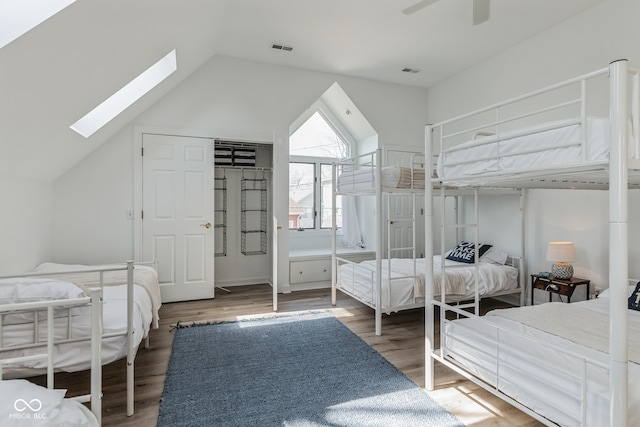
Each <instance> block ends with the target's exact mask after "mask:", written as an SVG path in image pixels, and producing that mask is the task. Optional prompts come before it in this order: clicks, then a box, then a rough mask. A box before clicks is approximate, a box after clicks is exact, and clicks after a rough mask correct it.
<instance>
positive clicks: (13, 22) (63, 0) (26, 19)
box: [0, 0, 76, 49]
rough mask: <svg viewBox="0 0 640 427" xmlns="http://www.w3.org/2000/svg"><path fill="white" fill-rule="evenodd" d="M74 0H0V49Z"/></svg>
mask: <svg viewBox="0 0 640 427" xmlns="http://www.w3.org/2000/svg"><path fill="white" fill-rule="evenodd" d="M75 1H76V0H20V1H16V0H0V49H2V48H3V47H5V46H6V45H8V44H9V43H11V42H12V41H14V40H15V39H17V38H18V37H20V36H21V35H23V34H24V33H26V32H27V31H29V30H31V29H32V28H34V27H36V26H38V25H40V24H41V23H42V22H44V21H46V20H47V19H49V18H50V17H52V16H53V15H55V14H56V13H58V12H60V11H61V10H62V9H64V8H65V7H67V6H69V5H70V4H71V3H73V2H75Z"/></svg>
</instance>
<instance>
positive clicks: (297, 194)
mask: <svg viewBox="0 0 640 427" xmlns="http://www.w3.org/2000/svg"><path fill="white" fill-rule="evenodd" d="M314 177H315V165H314V164H313V163H289V228H290V229H298V228H315V191H314V185H313V183H314V181H315V180H314Z"/></svg>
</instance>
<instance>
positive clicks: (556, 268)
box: [551, 262, 573, 280]
mask: <svg viewBox="0 0 640 427" xmlns="http://www.w3.org/2000/svg"><path fill="white" fill-rule="evenodd" d="M551 274H553V277H555V278H556V279H564V280H567V279H571V277H572V276H573V266H572V265H571V264H569V263H568V262H554V263H553V266H551Z"/></svg>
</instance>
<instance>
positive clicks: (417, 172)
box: [336, 166, 424, 192]
mask: <svg viewBox="0 0 640 427" xmlns="http://www.w3.org/2000/svg"><path fill="white" fill-rule="evenodd" d="M380 176H381V180H382V187H383V188H386V189H424V169H417V168H416V169H413V170H412V169H411V168H408V167H404V166H385V167H383V168H381V170H380ZM336 187H337V189H338V191H344V192H358V191H375V189H376V182H375V168H373V167H368V168H361V169H357V170H354V171H347V167H345V170H344V171H343V173H341V174H340V175H339V176H338V180H337V184H336Z"/></svg>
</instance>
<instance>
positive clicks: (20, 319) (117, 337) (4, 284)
mask: <svg viewBox="0 0 640 427" xmlns="http://www.w3.org/2000/svg"><path fill="white" fill-rule="evenodd" d="M83 295H84V293H83V291H82V289H81V288H80V287H78V286H76V284H75V283H72V282H69V281H65V280H59V279H54V278H42V277H24V278H17V279H3V280H0V303H5V304H6V303H17V302H28V301H38V300H51V299H63V298H77V297H79V296H83ZM102 309H103V333H104V335H105V336H106V335H109V334H111V335H113V336H109V337H105V338H103V340H102V364H103V365H104V364H108V363H111V362H114V361H116V360H119V359H122V358H124V357H125V356H126V352H127V346H126V339H127V337H126V335H127V285H126V284H125V285H112V286H104V288H103V306H102ZM90 313H91V311H90V308H89V307H79V308H72V309H71V310H70V314H69V315H67V313H66V311H65V313H60V314H56V320H55V323H54V325H55V337H56V339H57V340H62V339H66V338H67V336H68V331H69V330H70V331H71V332H70V336H71V337H88V336H90V333H91V314H90ZM25 316H26V315H24V314H7V315H5V316H3V319H2V324H1V329H0V333H1V334H2V341H1V342H2V347H3V349H7V348H9V347H10V346H15V345H25V344H29V343H32V342H33V339H34V325H33V317H25ZM69 317H71V327H69V319H68V318H69ZM132 320H133V343H134V348H135V350H137V348H138V346H139V345H140V343H141V342H142V340H143V338H144V337H146V336H147V334H148V333H149V329H150V328H151V325H152V323H153V321H154V305H153V303H152V297H151V296H150V295H149V293H148V292H147V290H146V289H145V288H144V287H142V286H139V285H134V304H133V319H132ZM46 328H47V325H46V314H43V315H42V317H41V318H39V322H38V336H39V337H40V341H41V342H43V340H45V339H46V336H47V329H46ZM39 352H41V349H38V348H31V349H25V350H8V351H4V350H3V351H2V353H1V356H2V358H3V359H7V358H12V357H17V356H20V355H27V354H37V353H39ZM90 358H91V351H90V342H89V341H87V340H83V341H77V342H69V343H62V344H56V349H55V353H54V357H53V362H54V367H55V368H56V370H57V371H65V372H74V371H82V370H86V369H89V368H90V366H91V360H90ZM46 363H47V361H46V359H44V360H43V359H37V360H31V361H22V362H19V363H12V364H5V365H4V366H5V376H6V377H10V378H15V377H22V376H29V375H37V374H40V373H42V372H43V371H44V370H46V367H47V365H46Z"/></svg>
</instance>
